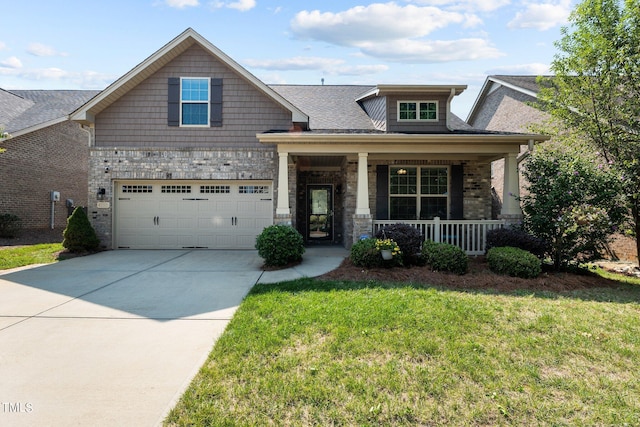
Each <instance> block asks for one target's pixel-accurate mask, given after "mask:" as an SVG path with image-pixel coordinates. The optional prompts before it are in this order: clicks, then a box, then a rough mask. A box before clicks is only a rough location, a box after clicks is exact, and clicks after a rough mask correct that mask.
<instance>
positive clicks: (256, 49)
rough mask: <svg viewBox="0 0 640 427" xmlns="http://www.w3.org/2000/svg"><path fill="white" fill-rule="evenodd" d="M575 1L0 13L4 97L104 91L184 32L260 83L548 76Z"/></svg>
mask: <svg viewBox="0 0 640 427" xmlns="http://www.w3.org/2000/svg"><path fill="white" fill-rule="evenodd" d="M575 4H576V0H396V1H389V2H369V1H363V0H356V1H351V0H305V1H285V0H273V1H272V0H108V1H105V0H102V1H96V0H83V1H77V0H29V1H24V2H22V1H12V2H2V4H1V5H0V14H1V16H2V23H1V24H0V88H3V89H9V90H10V89H98V90H100V89H104V88H106V87H107V86H108V85H109V84H111V83H112V82H114V81H115V80H116V79H118V78H119V77H121V76H123V75H124V74H126V73H127V72H128V71H130V70H131V69H132V68H134V67H135V66H136V65H138V64H139V63H140V62H142V61H144V60H145V59H146V58H147V57H149V56H150V55H152V54H153V53H154V52H155V51H157V50H159V49H160V48H162V47H163V46H164V45H165V44H166V43H168V42H169V41H171V40H172V39H173V38H175V37H176V36H178V35H179V34H181V33H182V32H183V31H184V30H185V29H187V28H189V27H191V28H193V29H194V30H195V31H197V32H198V33H200V35H202V36H203V37H205V38H206V39H207V40H209V41H210V42H211V43H212V44H214V45H215V46H217V47H218V48H219V49H221V50H222V51H223V52H225V53H226V54H227V55H229V56H230V57H231V58H233V59H234V60H235V61H236V62H238V63H239V64H240V65H242V66H243V67H245V68H246V69H247V70H249V71H250V72H251V73H252V74H254V75H255V76H256V77H258V78H259V79H260V80H262V81H263V82H265V83H267V84H321V82H322V79H324V83H325V84H364V85H375V84H437V85H442V84H444V85H446V84H455V85H467V86H468V88H467V90H466V91H465V92H464V93H463V94H462V95H459V96H457V97H456V98H455V99H454V101H453V102H452V110H453V112H454V113H455V114H457V115H458V116H460V117H461V118H462V119H466V117H467V114H468V112H469V110H470V109H471V107H472V106H473V102H474V101H475V99H476V96H477V95H478V92H479V91H480V89H481V87H482V85H483V83H484V82H485V80H486V78H487V76H488V75H492V74H535V75H538V74H548V73H549V65H550V63H551V61H552V60H553V57H554V55H555V53H556V49H555V47H554V41H556V40H558V39H559V38H560V28H561V27H562V26H566V25H567V19H568V16H569V13H570V12H571V10H572V8H573V7H574V6H575Z"/></svg>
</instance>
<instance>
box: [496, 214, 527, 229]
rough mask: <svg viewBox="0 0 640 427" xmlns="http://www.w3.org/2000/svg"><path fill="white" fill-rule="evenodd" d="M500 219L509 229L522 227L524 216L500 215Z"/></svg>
mask: <svg viewBox="0 0 640 427" xmlns="http://www.w3.org/2000/svg"><path fill="white" fill-rule="evenodd" d="M498 219H502V220H504V222H505V225H506V226H507V227H520V226H521V225H522V220H523V219H524V216H523V215H522V214H500V215H498Z"/></svg>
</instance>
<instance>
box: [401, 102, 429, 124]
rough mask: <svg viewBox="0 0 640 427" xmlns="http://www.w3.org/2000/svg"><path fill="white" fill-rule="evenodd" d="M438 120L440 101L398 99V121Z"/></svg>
mask: <svg viewBox="0 0 640 427" xmlns="http://www.w3.org/2000/svg"><path fill="white" fill-rule="evenodd" d="M437 120H438V101H398V121H425V122H429V121H431V122H433V121H437Z"/></svg>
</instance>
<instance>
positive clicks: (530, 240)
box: [487, 228, 548, 259]
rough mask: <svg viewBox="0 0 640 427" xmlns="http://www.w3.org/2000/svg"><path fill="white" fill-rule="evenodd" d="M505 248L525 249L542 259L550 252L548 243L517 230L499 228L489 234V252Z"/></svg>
mask: <svg viewBox="0 0 640 427" xmlns="http://www.w3.org/2000/svg"><path fill="white" fill-rule="evenodd" d="M505 246H510V247H513V248H520V249H523V250H525V251H527V252H531V253H532V254H534V255H535V256H537V257H538V258H540V259H542V258H544V255H545V253H546V252H547V250H548V245H547V242H545V241H544V240H542V239H540V238H538V237H535V236H532V235H531V234H529V233H527V232H526V231H523V230H519V229H517V228H497V229H495V230H491V231H489V232H488V233H487V251H488V250H489V249H491V248H501V247H505Z"/></svg>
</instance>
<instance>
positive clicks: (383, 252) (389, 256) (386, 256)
mask: <svg viewBox="0 0 640 427" xmlns="http://www.w3.org/2000/svg"><path fill="white" fill-rule="evenodd" d="M380 254H381V255H382V259H385V260H390V259H392V258H393V254H392V253H391V251H390V250H388V249H382V250H381V251H380Z"/></svg>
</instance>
